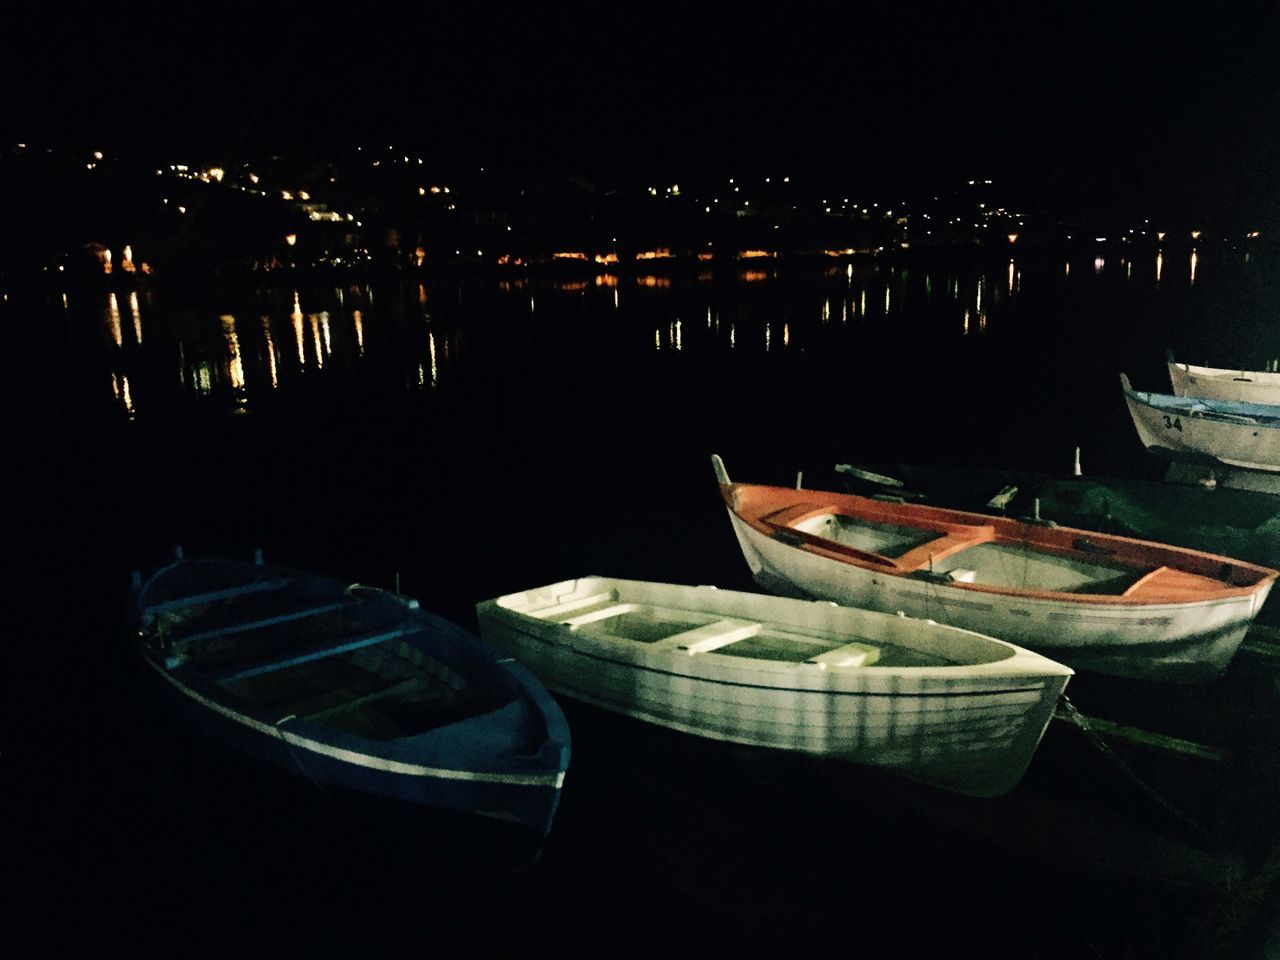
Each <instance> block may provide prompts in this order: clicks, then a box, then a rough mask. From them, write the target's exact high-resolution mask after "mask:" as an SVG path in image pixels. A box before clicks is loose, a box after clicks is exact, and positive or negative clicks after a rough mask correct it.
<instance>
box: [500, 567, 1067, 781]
mask: <svg viewBox="0 0 1280 960" xmlns="http://www.w3.org/2000/svg"><path fill="white" fill-rule="evenodd" d="M563 586H564V587H565V588H566V589H572V588H573V587H572V582H571V583H570V584H566V585H563ZM664 586H667V587H670V586H671V585H664ZM675 589H678V590H683V591H688V593H686V594H685V595H684V597H683V602H686V603H689V604H691V605H692V604H701V603H705V602H706V599H707V597H708V595H709V593H711V592H713V591H714V588H708V587H702V588H694V587H684V588H675ZM698 591H701V595H696V594H697V592H698ZM714 592H715V593H717V594H719V597H717V599H718V600H719V601H720V602H721V603H725V602H728V600H730V599H731V598H732V597H733V596H734V594H733V593H732V592H729V591H714ZM738 596H751V597H752V599H753V601H755V603H756V605H757V609H758V604H759V603H761V602H763V603H764V604H765V605H769V604H773V605H775V609H781V606H783V605H785V606H790V607H808V606H809V605H808V604H797V603H796V602H795V601H791V600H786V599H783V598H778V597H756V596H755V595H745V594H742V595H738ZM818 606H820V607H821V608H822V609H821V610H820V611H819V613H820V614H822V615H826V616H834V617H837V618H838V617H842V616H843V617H846V618H847V619H848V620H850V621H851V622H852V621H854V620H857V621H858V625H857V627H856V628H851V629H850V632H858V633H860V634H861V635H864V636H865V635H868V634H869V632H870V631H872V630H874V629H876V627H875V626H874V625H871V622H872V621H873V620H875V619H878V618H879V617H880V615H878V614H874V613H868V612H866V611H850V610H846V609H843V608H837V607H835V606H834V605H832V604H826V603H824V604H820V605H818ZM702 609H705V607H702ZM729 612H730V613H732V612H733V611H732V609H731V608H729ZM477 613H478V617H479V620H480V629H481V634H482V636H483V637H485V639H487V640H489V641H490V642H492V643H493V644H495V645H496V646H498V647H500V648H502V649H505V650H506V651H507V652H509V653H510V654H511V655H512V656H514V657H517V658H518V659H520V660H521V661H522V662H524V663H525V664H526V665H527V666H528V667H529V668H530V670H532V671H533V672H534V673H535V674H536V675H537V676H539V677H540V678H541V679H542V681H543V682H544V683H545V684H546V685H547V686H548V687H549V688H551V689H552V690H554V691H556V692H557V693H560V694H563V695H564V696H567V697H571V698H573V699H574V700H578V701H581V702H583V703H587V704H591V705H593V706H596V707H600V708H603V709H606V710H610V711H613V712H616V713H620V714H624V715H626V716H629V717H633V718H635V719H638V720H642V721H644V722H647V723H651V724H656V725H658V726H662V727H667V728H669V729H673V730H677V731H681V732H684V733H688V734H694V735H697V736H701V737H707V738H711V739H715V740H721V741H726V742H731V743H740V744H746V745H750V746H754V747H765V748H772V749H780V750H787V751H797V752H802V753H807V754H814V755H820V756H826V757H831V758H834V759H840V760H843V761H852V762H855V763H859V764H863V765H867V766H872V767H876V768H879V769H882V770H885V771H888V772H891V773H893V774H896V775H899V776H904V777H907V778H909V779H912V780H915V781H918V782H922V783H925V784H928V785H930V786H934V787H939V788H942V789H945V790H950V791H954V792H959V793H964V794H969V795H974V796H995V795H999V794H1003V793H1006V792H1008V791H1009V790H1011V789H1012V788H1013V787H1014V786H1015V785H1016V784H1017V783H1018V781H1019V780H1020V779H1021V777H1022V775H1023V773H1024V771H1025V770H1026V768H1027V765H1028V764H1029V763H1030V761H1031V757H1032V755H1033V754H1034V752H1035V749H1036V746H1037V745H1038V743H1039V741H1040V738H1041V736H1042V735H1043V733H1044V729H1045V726H1046V725H1047V724H1048V722H1049V719H1050V718H1051V716H1052V714H1053V709H1054V705H1055V703H1056V701H1057V699H1058V696H1059V694H1061V692H1062V691H1063V689H1064V688H1065V686H1066V684H1067V681H1068V679H1069V676H1070V671H1069V670H1067V669H1065V668H1063V667H1061V666H1060V665H1059V664H1055V663H1051V662H1049V661H1046V660H1044V659H1043V658H1039V657H1035V658H1034V660H1035V662H1036V663H1038V664H1041V665H1045V668H1044V669H1043V671H1042V672H1037V671H1036V667H1035V666H1034V665H1033V666H1031V667H1024V668H1018V667H1017V666H1016V665H1015V663H1023V659H1025V658H1026V657H1028V656H1033V655H1029V654H1028V653H1027V651H1018V655H1020V658H1023V659H1017V658H1011V660H1010V662H1009V663H1007V664H1004V665H998V664H997V665H990V668H987V667H985V666H979V667H956V668H903V669H889V668H881V669H877V668H860V669H857V670H848V671H835V670H824V669H822V668H819V667H818V666H817V665H815V664H811V663H804V664H763V663H761V662H760V661H754V660H747V661H742V662H741V663H735V662H733V661H734V660H735V658H732V657H708V656H705V655H701V656H691V655H688V654H685V653H678V652H674V651H663V650H657V651H655V650H651V649H648V648H646V647H645V646H644V645H635V646H634V648H633V647H632V646H631V645H624V646H619V645H618V644H616V643H607V642H602V641H600V640H599V639H597V638H592V637H590V636H586V635H583V634H580V633H573V632H571V631H569V630H567V629H566V628H564V627H562V626H560V625H558V624H553V623H545V622H540V621H537V620H534V619H532V618H530V617H527V616H522V615H520V614H517V613H513V612H511V611H509V610H505V609H503V608H502V607H500V606H498V605H497V603H495V602H493V601H490V602H488V603H485V604H481V605H480V606H479V607H478V609H477ZM883 619H884V620H899V618H896V617H886V618H883ZM911 623H913V622H911V621H906V624H911ZM919 626H920V628H922V629H923V628H926V627H930V626H931V627H932V628H933V629H948V628H939V627H937V626H936V625H924V624H921V625H919ZM904 628H905V625H904ZM954 632H955V633H956V634H961V633H962V631H954ZM981 639H982V640H984V641H989V642H994V641H990V638H981Z"/></svg>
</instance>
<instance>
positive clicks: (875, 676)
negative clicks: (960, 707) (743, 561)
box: [476, 576, 1074, 696]
mask: <svg viewBox="0 0 1280 960" xmlns="http://www.w3.org/2000/svg"><path fill="white" fill-rule="evenodd" d="M587 582H590V583H592V584H595V583H596V582H599V583H601V584H604V585H608V584H616V585H621V587H623V588H624V589H625V588H626V587H627V586H628V585H631V584H640V585H642V586H644V587H651V586H658V587H663V586H673V587H679V588H681V589H685V590H697V589H701V588H698V587H689V586H686V585H683V584H660V583H656V582H655V581H635V580H627V579H622V578H614V577H594V576H592V577H579V578H577V579H575V580H571V581H563V582H562V583H558V584H550V585H547V587H535V588H531V589H530V590H523V591H516V592H514V593H509V594H504V595H501V596H498V597H495V598H493V599H491V600H485V601H482V602H481V603H478V604H477V605H476V613H477V618H479V619H480V620H481V621H482V622H483V619H484V618H485V617H494V618H495V619H500V620H505V621H507V622H508V623H510V624H512V625H513V626H514V627H515V628H516V629H518V631H519V632H520V633H522V634H524V635H526V636H530V637H533V638H535V639H537V640H539V641H540V642H542V643H545V644H547V645H549V646H553V647H556V648H560V649H566V650H570V651H572V652H574V653H577V654H581V655H584V656H589V657H595V658H597V659H601V660H605V661H608V662H611V663H616V664H618V665H620V666H626V667H628V668H632V669H645V670H650V671H654V672H658V673H667V674H670V675H674V676H680V677H685V678H687V679H690V680H695V681H699V682H712V683H724V684H727V685H735V686H748V687H758V688H760V689H771V690H780V691H786V690H794V691H797V692H804V693H841V694H851V695H868V696H889V695H901V696H916V695H921V696H943V695H946V693H947V690H946V689H943V688H938V689H936V690H919V691H907V692H902V693H900V694H893V693H891V692H889V691H884V692H878V691H874V690H841V689H839V688H832V687H831V686H829V684H830V683H831V682H832V681H839V680H844V679H858V678H862V679H865V680H868V681H872V682H879V681H887V680H892V679H893V678H900V679H904V680H912V681H921V682H923V683H950V684H955V683H969V682H972V683H974V684H982V683H990V682H992V681H1016V680H1017V679H1019V678H1021V679H1025V680H1031V681H1034V680H1043V679H1044V678H1046V677H1059V676H1071V675H1072V674H1073V673H1074V671H1073V670H1072V669H1071V668H1070V667H1068V666H1066V665H1065V664H1062V663H1059V662H1058V661H1056V660H1053V659H1050V658H1049V657H1046V656H1044V655H1043V654H1040V653H1037V652H1036V651H1034V650H1030V649H1028V648H1026V647H1022V646H1019V645H1017V644H1014V643H1010V642H1009V641H1007V640H1002V639H1000V638H999V637H993V636H991V635H989V634H985V633H980V632H978V631H976V630H968V629H966V628H964V627H957V626H953V625H951V624H947V623H940V622H938V621H935V620H928V619H921V618H918V617H905V616H904V617H902V618H899V617H898V616H897V615H895V614H892V613H883V612H880V611H875V610H867V609H863V608H858V607H846V606H841V605H840V604H836V603H834V602H832V601H829V600H810V601H806V600H795V599H790V598H787V599H786V602H788V603H799V604H804V603H813V604H818V605H820V606H823V607H836V608H838V609H839V610H842V611H849V612H850V613H851V614H856V615H857V616H858V617H859V618H871V619H872V620H873V621H874V620H883V621H884V622H891V621H897V620H898V619H905V620H908V621H911V622H913V623H916V624H921V625H924V626H926V627H927V628H928V632H929V633H931V634H934V635H939V636H941V635H963V636H964V637H966V638H967V639H968V640H969V641H976V642H977V643H979V644H981V645H982V646H984V647H995V648H997V649H999V650H1000V651H1002V653H1003V655H1002V656H1000V657H998V658H997V659H993V660H985V661H981V662H975V663H947V664H918V665H902V666H894V665H891V664H878V663H872V664H868V665H865V666H863V665H847V666H845V665H833V664H825V663H815V662H810V661H808V660H796V661H786V660H775V659H770V658H764V657H760V658H757V657H738V656H733V655H726V654H722V653H719V652H718V651H716V650H709V651H705V652H689V651H686V650H682V649H680V648H678V647H672V646H656V645H654V644H647V643H643V642H640V641H634V640H629V639H628V638H626V637H623V636H618V635H608V634H600V633H595V632H584V631H581V630H577V629H574V628H573V627H572V626H571V625H569V624H566V623H564V622H560V621H556V620H548V619H543V618H541V617H538V616H537V615H536V612H533V611H527V610H520V609H517V608H515V607H513V606H511V605H510V601H514V600H519V599H521V598H523V597H525V596H527V595H528V594H529V593H531V592H534V591H536V590H545V589H548V588H551V587H558V586H562V585H567V584H574V585H575V586H576V585H578V584H583V583H587ZM613 589H615V590H616V589H617V587H616V586H615V587H614V588H613ZM716 595H717V596H718V597H726V598H729V599H730V600H732V599H734V598H735V597H736V596H742V597H744V598H751V599H754V600H758V599H760V598H759V596H758V595H756V594H748V593H742V592H741V591H734V590H719V589H716ZM768 599H771V600H778V599H780V598H776V597H770V598H768ZM648 602H649V601H646V603H648ZM651 605H652V604H651ZM670 609H676V608H674V607H673V608H670ZM680 609H685V610H687V611H688V612H697V613H703V614H706V613H713V614H714V615H716V616H723V617H728V616H736V617H740V618H741V619H744V620H746V619H758V618H754V617H749V616H748V615H746V614H729V613H724V612H713V611H709V610H706V609H701V610H696V609H694V608H691V607H690V608H680ZM758 622H761V623H762V624H763V625H764V626H766V627H767V626H775V627H786V626H787V625H786V624H780V623H778V622H776V621H773V620H768V619H763V620H759V619H758ZM824 634H827V635H829V636H830V637H831V638H832V639H842V638H845V639H847V634H843V633H842V632H841V631H839V630H834V629H833V630H831V631H824ZM814 639H819V637H818V636H815V637H814ZM861 639H862V640H864V641H865V642H867V643H869V644H871V645H875V640H874V638H869V637H861ZM573 640H577V641H578V643H576V644H575V643H574V642H571V641H573ZM584 646H590V647H592V648H595V650H596V651H611V650H612V651H619V652H623V653H626V654H628V656H627V657H626V658H621V659H619V658H615V657H608V656H602V655H601V654H600V653H599V652H593V651H592V650H584V649H582V647H584ZM945 646H946V644H945V642H944V641H940V642H939V644H938V648H939V649H941V648H945ZM910 649H913V650H915V651H917V652H921V653H928V654H931V655H934V656H941V654H940V653H938V652H935V651H933V650H928V649H924V648H923V647H915V646H913V647H911V648H910ZM707 657H713V658H714V659H711V660H708V659H707ZM661 664H668V665H671V664H675V665H679V664H688V665H690V666H691V667H692V666H694V665H703V666H704V667H705V669H694V670H664V669H662V668H661V666H660V665H661ZM762 674H776V675H778V677H779V678H780V679H784V680H785V679H787V678H795V677H812V678H813V679H815V680H818V679H819V678H824V677H825V678H826V683H827V684H828V685H827V686H815V687H779V686H777V685H773V684H767V683H745V682H742V681H736V680H732V679H729V678H730V677H731V676H737V675H743V676H747V675H749V676H755V677H760V676H761V675H762ZM951 692H952V693H956V692H957V691H955V690H952V691H951ZM973 692H974V693H980V692H982V691H981V690H975V691H973Z"/></svg>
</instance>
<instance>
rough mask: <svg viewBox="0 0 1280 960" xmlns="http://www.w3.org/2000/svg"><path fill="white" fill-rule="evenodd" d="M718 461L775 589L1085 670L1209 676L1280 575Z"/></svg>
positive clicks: (745, 545)
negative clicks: (778, 478) (748, 477)
mask: <svg viewBox="0 0 1280 960" xmlns="http://www.w3.org/2000/svg"><path fill="white" fill-rule="evenodd" d="M711 459H712V465H713V466H714V467H715V471H716V477H717V479H718V480H719V482H720V492H721V495H722V496H723V497H724V502H725V506H726V507H727V508H728V510H729V519H730V521H731V522H732V523H733V529H734V532H735V533H736V534H737V537H738V542H739V544H740V545H741V546H742V552H743V554H744V556H745V557H746V560H747V564H748V566H749V567H750V568H751V573H752V575H753V576H754V577H755V579H756V582H758V583H759V584H760V585H761V586H763V587H765V588H766V589H768V590H771V591H773V592H775V593H782V594H787V595H791V596H806V597H818V598H822V599H827V600H835V601H837V602H839V603H843V604H847V605H849V606H855V607H865V608H867V609H871V610H882V611H888V612H896V611H903V612H904V613H906V614H907V615H909V616H912V617H925V618H931V619H934V620H938V621H941V622H944V623H950V624H953V625H955V626H959V627H964V628H965V629H968V630H974V631H977V632H979V633H984V634H988V635H990V636H994V637H999V638H1000V639H1002V640H1006V641H1008V642H1010V643H1016V644H1019V645H1021V646H1025V647H1028V648H1030V649H1032V650H1036V651H1038V652H1040V653H1044V654H1045V655H1047V656H1050V657H1052V658H1054V659H1055V660H1060V661H1062V662H1063V663H1066V664H1068V665H1070V666H1072V667H1076V668H1078V669H1082V670H1093V671H1096V672H1099V673H1111V674H1117V675H1119V676H1126V677H1137V678H1140V679H1144V680H1165V681H1174V682H1199V681H1205V680H1211V679H1213V678H1215V677H1217V676H1219V675H1220V674H1221V673H1222V672H1223V671H1224V670H1225V669H1226V668H1227V664H1228V663H1230V662H1231V658H1232V657H1233V656H1234V655H1235V652H1236V649H1237V648H1238V647H1239V646H1240V642H1241V640H1243V639H1244V635H1245V633H1246V632H1247V631H1248V629H1249V624H1250V623H1251V622H1252V620H1253V618H1254V617H1255V616H1256V615H1257V613H1258V611H1259V610H1260V609H1261V607H1262V604H1263V602H1264V601H1265V600H1266V598H1267V594H1268V593H1269V592H1270V590H1271V586H1272V584H1273V583H1274V582H1275V580H1276V577H1277V576H1280V572H1277V571H1276V570H1271V569H1268V568H1267V567H1262V566H1258V565H1255V564H1250V563H1244V562H1242V561H1239V560H1232V559H1230V558H1228V557H1222V556H1217V555H1215V554H1211V553H1203V552H1201V551H1198V550H1190V549H1185V548H1182V547H1171V546H1165V545H1162V544H1157V543H1149V542H1147V541H1144V540H1133V539H1130V538H1127V537H1117V536H1111V535H1108V534H1101V533H1092V532H1088V531H1084V530H1077V529H1074V528H1071V527H1059V526H1056V525H1054V524H1050V523H1038V522H1035V521H1022V520H1013V519H1008V518H1005V517H993V516H986V515H983V514H976V513H965V512H962V511H958V510H945V509H941V508H938V507H930V506H923V505H920V504H913V503H894V502H887V501H881V500H872V499H868V498H866V497H859V496H854V495H851V494H840V493H825V492H822V491H817V490H803V489H795V490H793V489H789V488H786V487H770V486H758V485H753V484H745V483H731V482H730V481H729V475H728V473H727V472H726V470H725V467H724V463H723V461H721V459H720V458H719V457H718V456H715V455H714V454H713V455H712V458H711Z"/></svg>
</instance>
